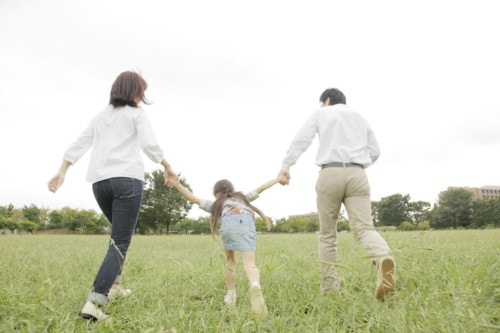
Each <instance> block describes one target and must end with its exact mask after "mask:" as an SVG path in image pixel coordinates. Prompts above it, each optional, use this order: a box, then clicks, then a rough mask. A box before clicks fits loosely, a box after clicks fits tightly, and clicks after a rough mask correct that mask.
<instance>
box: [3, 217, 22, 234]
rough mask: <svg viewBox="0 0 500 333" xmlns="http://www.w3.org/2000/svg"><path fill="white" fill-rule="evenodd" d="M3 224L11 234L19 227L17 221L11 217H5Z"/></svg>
mask: <svg viewBox="0 0 500 333" xmlns="http://www.w3.org/2000/svg"><path fill="white" fill-rule="evenodd" d="M3 224H4V227H5V228H6V229H9V231H10V233H11V234H13V233H14V232H15V231H16V230H17V229H19V224H18V222H17V221H15V220H14V219H12V218H6V219H5V220H4V222H3Z"/></svg>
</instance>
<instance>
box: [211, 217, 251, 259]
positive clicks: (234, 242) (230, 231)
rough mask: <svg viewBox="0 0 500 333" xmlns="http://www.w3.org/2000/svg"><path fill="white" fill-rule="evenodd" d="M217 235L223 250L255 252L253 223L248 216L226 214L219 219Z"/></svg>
mask: <svg viewBox="0 0 500 333" xmlns="http://www.w3.org/2000/svg"><path fill="white" fill-rule="evenodd" d="M219 235H220V236H221V239H222V244H223V245H224V248H226V249H228V250H231V251H239V252H255V250H256V248H257V245H256V240H255V223H254V218H253V216H252V215H250V214H246V213H240V214H226V215H224V216H222V218H221V224H220V229H219Z"/></svg>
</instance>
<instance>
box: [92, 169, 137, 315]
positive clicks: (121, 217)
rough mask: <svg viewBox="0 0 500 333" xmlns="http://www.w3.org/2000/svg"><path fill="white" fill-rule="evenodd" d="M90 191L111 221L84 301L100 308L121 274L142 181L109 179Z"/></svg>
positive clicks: (97, 184) (95, 185)
mask: <svg viewBox="0 0 500 333" xmlns="http://www.w3.org/2000/svg"><path fill="white" fill-rule="evenodd" d="M92 190H93V191H94V196H95V199H96V201H97V204H98V205H99V207H100V208H101V210H102V212H103V214H104V215H105V216H106V217H107V219H108V220H109V221H110V222H111V239H110V243H109V247H108V252H107V253H106V256H105V257H104V260H103V262H102V264H101V267H100V268H99V271H98V272H97V276H96V278H95V281H94V288H93V291H92V292H90V293H89V295H88V297H87V301H90V302H93V303H97V304H99V305H101V306H104V304H105V303H106V300H107V295H108V292H109V289H110V288H111V286H112V285H113V283H114V282H115V279H116V278H117V277H119V276H120V275H121V271H122V266H123V263H124V261H125V257H126V255H127V250H128V247H129V245H130V242H131V240H132V235H133V234H134V230H135V227H136V224H137V218H138V217H139V210H140V208H141V203H142V193H143V182H142V181H140V180H138V179H134V178H125V177H117V178H110V179H106V180H102V181H99V182H97V183H94V184H93V185H92Z"/></svg>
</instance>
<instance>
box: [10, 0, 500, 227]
mask: <svg viewBox="0 0 500 333" xmlns="http://www.w3.org/2000/svg"><path fill="white" fill-rule="evenodd" d="M496 3H497V1H493V0H492V1H483V0H474V1H439V0H431V1H427V0H425V1H422V0H421V1H411V2H410V1H397V0H394V1H333V0H329V1H315V0H309V1H292V0H290V1H270V0H266V1H260V0H259V1H237V0H232V1H229V0H228V1H221V0H211V1H205V0H196V1H189V0H185V1H150V0H143V1H139V2H138V1H130V0H120V1H118V0H113V1H94V0H92V1H89V0H87V1H68V0H60V1H57V0H45V1H35V0H23V1H18V0H0V100H1V101H2V102H1V104H0V108H1V109H0V110H1V123H0V124H1V127H0V129H1V130H0V145H1V146H0V148H1V154H2V159H1V161H2V163H1V164H0V168H1V169H0V170H1V172H0V205H8V204H9V203H12V204H14V206H15V207H16V208H22V207H23V206H24V205H30V204H35V205H37V206H39V207H46V208H50V209H59V208H62V207H64V206H70V207H73V208H84V209H89V208H91V209H95V210H97V211H99V210H98V207H97V204H96V203H95V201H94V198H93V195H92V191H91V187H90V184H89V183H87V182H85V173H86V169H87V163H88V158H89V155H90V154H89V153H87V155H86V156H85V157H84V158H83V159H82V160H80V161H79V162H78V163H77V164H76V165H75V166H73V167H72V168H71V169H70V171H69V172H68V175H67V178H66V182H65V184H64V185H63V187H61V189H60V190H59V192H58V193H56V194H53V193H50V192H49V191H48V190H47V187H46V183H47V181H48V180H49V178H50V177H51V176H52V175H53V174H54V173H55V172H56V171H57V169H58V167H59V164H60V162H61V159H62V155H63V152H64V150H65V149H66V148H67V147H68V145H69V144H70V143H71V142H73V141H74V140H75V139H76V137H77V136H78V134H79V133H80V132H81V131H82V130H83V129H84V128H85V127H86V125H87V123H88V122H89V121H90V119H91V118H92V116H93V115H94V114H96V113H97V112H99V111H100V110H101V109H102V108H104V107H105V106H106V104H107V102H108V98H109V90H110V88H111V84H112V83H113V81H114V79H115V78H116V76H117V75H118V74H119V73H120V72H122V71H125V70H133V69H137V70H140V71H141V72H142V74H143V76H144V78H145V79H146V80H147V81H148V84H149V89H148V91H147V92H146V93H147V97H149V99H150V100H152V101H153V102H154V104H153V105H151V106H145V109H146V111H147V112H148V114H149V116H150V118H151V121H152V122H153V127H154V129H155V133H156V136H157V139H158V141H159V142H160V144H161V145H162V147H163V149H164V151H165V154H166V159H167V160H168V161H169V162H170V163H171V164H172V165H173V167H174V169H175V170H176V171H178V172H181V173H182V175H183V176H184V177H186V179H187V181H188V183H189V184H190V185H191V187H192V188H193V190H194V193H195V194H196V195H198V196H200V197H202V198H211V196H212V194H211V190H212V186H213V184H214V183H215V181H217V180H219V179H221V178H227V179H230V180H231V181H232V182H233V183H234V185H235V187H236V189H237V190H241V191H249V190H252V189H253V188H255V187H257V186H258V185H260V184H261V183H264V182H266V181H267V180H269V179H271V178H273V177H274V176H275V175H276V174H277V173H278V171H279V168H280V165H281V160H282V159H283V156H284V154H285V151H286V149H287V148H288V145H289V143H290V141H291V139H292V138H293V136H294V135H295V133H296V131H297V130H298V128H299V127H300V125H301V124H302V122H303V121H305V119H306V118H307V116H308V115H309V114H310V113H311V112H312V111H313V110H314V109H315V108H317V107H318V106H319V103H318V98H319V95H320V94H321V92H323V90H324V89H326V88H330V87H337V88H339V89H341V90H342V91H343V92H344V93H345V95H346V96H347V104H348V106H350V107H351V108H352V109H355V110H357V111H359V112H360V113H362V114H363V115H364V116H365V117H366V118H367V119H368V121H369V122H370V123H371V125H372V127H373V129H374V130H375V132H376V135H377V137H378V140H379V144H380V147H381V150H382V155H381V157H380V159H379V160H378V161H377V163H375V165H373V166H372V167H370V168H369V169H367V173H368V177H369V179H370V182H371V188H372V200H380V199H381V198H382V197H386V196H389V195H392V194H395V193H401V194H409V195H410V197H411V200H412V201H417V200H424V201H428V202H430V203H431V204H432V203H434V202H435V201H436V200H437V196H438V193H439V191H442V190H446V188H447V187H448V186H470V187H480V186H484V185H500V179H499V172H498V166H499V165H500V135H499V131H498V127H499V124H500V102H499V97H500V47H499V45H500V43H499V40H500V20H499V19H498V17H500V11H499V9H498V6H497V4H496ZM316 147H317V139H316V141H315V142H314V143H313V145H312V146H311V147H310V149H309V150H308V151H307V152H306V153H305V154H304V155H303V156H302V157H301V159H300V160H299V161H298V163H297V164H296V165H295V166H293V167H292V169H291V175H292V180H291V184H290V185H289V186H286V187H282V186H280V185H276V186H275V187H273V188H271V189H270V190H268V191H267V192H264V193H263V194H262V195H261V197H260V198H259V199H258V200H257V201H256V202H255V205H256V206H257V207H259V208H261V209H262V210H263V211H264V212H265V213H266V214H267V215H268V216H270V217H273V218H281V217H287V216H288V215H290V214H301V213H309V212H312V211H316V204H315V191H314V185H315V181H316V176H317V173H318V170H319V169H318V168H317V167H316V166H315V164H314V158H315V153H316ZM144 159H145V161H146V169H147V170H146V171H148V172H151V171H153V170H155V169H156V168H158V166H156V165H154V164H152V163H151V162H149V161H147V158H146V157H145V156H144ZM204 215H205V213H204V212H202V211H201V210H199V209H198V208H197V207H195V208H193V209H192V211H191V213H190V216H192V217H197V216H204Z"/></svg>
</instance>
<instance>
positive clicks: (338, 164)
mask: <svg viewBox="0 0 500 333" xmlns="http://www.w3.org/2000/svg"><path fill="white" fill-rule="evenodd" d="M351 167H357V168H361V169H364V166H363V165H362V164H359V163H344V162H331V163H327V164H323V165H322V166H321V169H324V168H351Z"/></svg>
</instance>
